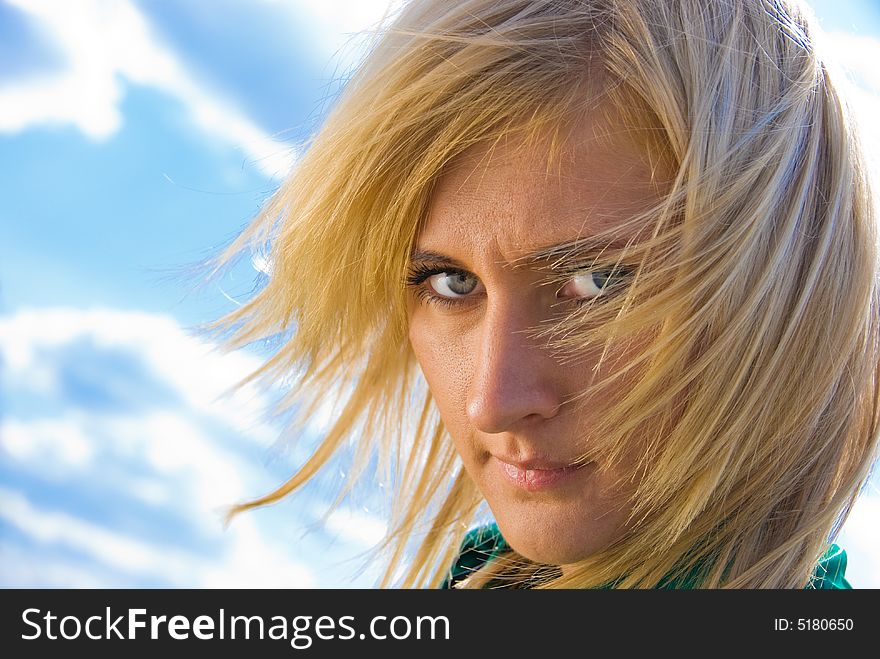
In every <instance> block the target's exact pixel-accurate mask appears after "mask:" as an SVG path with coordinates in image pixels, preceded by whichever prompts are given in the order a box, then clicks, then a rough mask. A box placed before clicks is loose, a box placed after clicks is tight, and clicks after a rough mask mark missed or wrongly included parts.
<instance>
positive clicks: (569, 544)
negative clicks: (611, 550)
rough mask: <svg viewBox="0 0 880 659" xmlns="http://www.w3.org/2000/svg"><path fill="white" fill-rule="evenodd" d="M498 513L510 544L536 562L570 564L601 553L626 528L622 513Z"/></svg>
mask: <svg viewBox="0 0 880 659" xmlns="http://www.w3.org/2000/svg"><path fill="white" fill-rule="evenodd" d="M499 512H501V514H497V513H496V514H495V519H496V521H497V523H498V528H499V529H500V531H501V535H503V536H504V539H505V540H506V541H507V543H508V544H509V545H510V546H511V547H512V548H513V549H514V550H515V551H516V552H517V553H518V554H520V555H522V556H524V557H525V558H528V559H529V560H531V561H534V562H536V563H544V564H547V565H567V564H571V563H576V562H578V561H580V560H583V559H585V558H588V557H590V556H592V555H594V554H597V553H599V552H600V551H602V550H603V549H605V548H606V547H608V546H609V545H610V544H611V543H612V542H613V541H614V540H615V539H616V538H617V537H618V536H619V535H620V533H621V531H622V526H623V524H622V522H623V519H621V517H625V516H622V515H613V514H610V513H606V514H605V515H603V516H601V517H600V518H599V519H593V516H592V515H582V516H580V515H571V514H567V515H566V514H559V515H554V514H552V512H550V511H543V514H542V513H535V514H529V515H524V514H509V515H507V514H504V511H499Z"/></svg>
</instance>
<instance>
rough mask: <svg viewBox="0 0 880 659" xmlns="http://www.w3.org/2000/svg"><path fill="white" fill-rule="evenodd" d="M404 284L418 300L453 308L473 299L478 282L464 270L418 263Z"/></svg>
mask: <svg viewBox="0 0 880 659" xmlns="http://www.w3.org/2000/svg"><path fill="white" fill-rule="evenodd" d="M406 284H407V286H408V287H410V288H412V289H413V291H414V292H415V293H416V295H417V296H418V298H419V299H420V300H422V301H424V302H427V303H429V304H437V305H440V306H444V307H449V308H453V307H462V306H463V305H465V304H466V303H468V302H469V301H470V298H471V297H474V295H473V293H474V291H476V290H477V289H478V288H479V287H480V280H479V279H478V278H477V277H476V276H475V275H473V274H472V273H470V272H467V271H465V270H459V269H456V268H450V267H448V266H446V267H444V266H432V265H425V264H422V263H419V264H414V265H413V266H412V267H411V269H410V272H409V275H408V276H407V278H406Z"/></svg>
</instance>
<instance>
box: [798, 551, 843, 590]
mask: <svg viewBox="0 0 880 659" xmlns="http://www.w3.org/2000/svg"><path fill="white" fill-rule="evenodd" d="M845 572H846V552H845V551H844V550H843V549H841V548H840V546H838V545H835V544H832V545H831V546H830V547H829V548H828V551H826V552H825V553H824V554H823V555H822V558H820V559H819V562H818V563H817V564H816V569H815V570H814V571H813V576H812V577H811V578H810V583H809V584H808V585H807V588H806V589H807V590H839V589H851V588H852V586H851V585H850V584H849V582H848V581H847V580H846V577H845V576H844V573H845Z"/></svg>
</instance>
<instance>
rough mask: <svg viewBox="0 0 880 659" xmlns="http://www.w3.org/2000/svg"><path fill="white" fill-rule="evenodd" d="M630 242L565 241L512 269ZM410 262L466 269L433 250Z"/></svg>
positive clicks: (520, 259) (533, 252)
mask: <svg viewBox="0 0 880 659" xmlns="http://www.w3.org/2000/svg"><path fill="white" fill-rule="evenodd" d="M632 240H634V237H629V238H619V239H616V240H612V241H608V240H607V239H606V240H600V239H598V238H595V237H588V238H577V239H574V240H567V241H564V242H561V243H555V244H552V245H546V246H543V247H538V248H536V249H534V250H531V251H530V252H528V253H526V254H524V255H523V256H520V257H517V258H516V259H514V263H513V267H514V268H520V267H533V268H535V267H547V264H549V263H550V262H551V261H554V260H559V259H563V258H565V257H566V256H571V255H573V254H574V255H576V256H583V255H584V254H594V253H601V252H603V251H605V250H607V249H610V248H620V247H625V246H626V245H627V244H629V243H630V242H631V241H632ZM410 262H411V263H414V264H420V263H433V264H437V265H448V266H451V267H453V268H458V269H460V270H467V269H468V268H467V266H465V265H464V264H463V263H462V262H461V261H458V260H456V259H454V258H452V257H451V256H447V255H446V254H441V253H440V252H435V251H433V250H421V249H418V250H415V251H414V252H413V253H412V254H411V255H410Z"/></svg>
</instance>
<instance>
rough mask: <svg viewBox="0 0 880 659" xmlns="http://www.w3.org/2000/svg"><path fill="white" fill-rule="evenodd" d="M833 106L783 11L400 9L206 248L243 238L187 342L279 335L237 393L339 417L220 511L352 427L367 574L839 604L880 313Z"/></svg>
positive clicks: (753, 4) (857, 158)
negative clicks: (267, 390) (256, 391)
mask: <svg viewBox="0 0 880 659" xmlns="http://www.w3.org/2000/svg"><path fill="white" fill-rule="evenodd" d="M836 84H837V81H836V80H835V79H834V77H833V75H830V74H829V72H828V70H827V67H826V65H825V64H824V63H823V60H822V59H821V56H820V53H819V52H818V51H817V48H816V47H815V45H814V43H813V41H812V39H811V36H810V27H809V25H808V22H807V20H806V18H805V17H804V15H803V13H802V12H801V11H800V10H798V9H797V8H796V7H795V6H792V5H788V4H787V3H784V2H779V1H770V0H712V1H709V0H625V1H624V0H457V1H455V2H446V1H440V0H413V1H411V2H409V3H408V4H407V5H406V6H405V7H404V8H403V10H402V12H401V13H400V15H399V16H398V17H397V19H396V20H395V21H394V23H393V24H392V25H391V26H390V28H389V29H387V30H385V31H384V32H383V33H382V34H381V35H380V36H379V38H378V39H377V41H376V42H375V44H374V45H373V48H372V49H371V51H370V54H369V55H368V57H367V58H366V60H365V61H364V62H363V64H362V66H361V67H360V68H359V69H358V70H357V72H356V73H355V75H354V76H353V78H352V79H351V81H350V82H349V83H348V85H347V87H346V89H345V91H344V93H343V95H342V97H341V99H340V100H339V102H338V104H337V105H336V107H335V109H334V111H333V112H332V113H331V114H330V116H329V117H328V119H327V121H326V122H325V123H324V125H323V127H322V128H321V130H320V131H319V132H318V133H317V135H316V136H315V138H314V140H313V142H312V144H311V145H310V147H309V149H308V150H307V151H306V152H305V153H304V155H303V156H302V158H301V159H300V160H299V162H298V164H297V165H296V168H295V171H294V172H293V173H292V174H291V176H290V177H289V179H288V180H287V181H286V182H285V183H284V184H283V185H282V186H281V188H280V189H279V191H278V192H277V194H275V196H274V197H273V198H272V199H271V200H270V201H269V202H268V203H267V204H266V206H265V208H264V209H263V212H262V213H261V215H260V217H259V218H258V219H257V220H256V221H255V222H254V223H253V224H252V225H251V226H250V227H249V228H248V229H247V230H246V231H245V232H244V233H243V234H242V235H241V236H240V237H239V238H238V239H237V240H236V241H235V242H234V243H233V244H232V245H231V246H230V247H229V248H228V250H227V251H226V252H225V253H224V254H223V255H222V256H221V257H220V259H219V263H218V267H219V266H220V265H222V264H224V263H227V262H229V261H230V260H231V259H232V258H233V257H234V256H235V255H237V254H239V253H241V252H242V251H243V250H246V249H248V248H251V249H254V248H255V247H263V246H265V245H268V250H269V251H268V261H269V263H270V264H271V276H270V278H269V279H268V281H267V283H266V285H265V286H264V287H263V288H262V289H261V290H260V291H259V292H258V293H257V294H256V295H255V296H254V297H253V299H252V300H251V301H249V302H248V303H247V304H245V305H243V306H242V307H240V308H239V309H237V310H236V311H234V312H232V313H231V314H229V315H228V316H226V317H225V318H222V319H220V320H219V321H217V322H216V323H214V324H213V325H212V326H211V328H212V329H214V330H219V331H223V332H225V335H226V337H227V339H228V344H229V345H230V346H233V347H238V346H242V345H245V344H247V343H250V342H252V341H257V340H260V339H265V338H267V337H271V336H280V337H281V338H280V343H279V345H280V347H279V349H278V351H277V353H276V354H275V355H273V357H272V358H271V359H269V360H268V362H267V363H266V364H265V365H264V367H263V368H261V369H260V370H259V371H257V372H256V373H254V374H253V375H252V376H251V378H249V380H250V379H253V378H255V377H260V378H263V379H264V380H266V381H267V382H272V381H277V380H278V378H288V377H289V375H290V374H291V373H296V374H297V379H296V381H295V383H294V385H293V386H292V390H291V391H290V393H289V395H288V397H287V399H286V402H287V403H288V404H290V405H292V404H293V403H297V404H299V405H300V407H299V408H298V409H297V417H296V421H295V423H294V426H295V427H301V426H302V424H303V423H304V422H305V421H306V420H308V419H309V418H310V417H311V416H312V415H313V414H314V413H315V412H316V410H317V408H318V407H319V406H320V405H322V404H324V403H326V401H328V400H338V401H339V406H340V407H339V409H340V413H339V415H338V418H336V419H335V421H334V423H333V424H332V426H331V427H330V429H329V431H328V432H327V434H326V437H325V438H324V439H323V441H322V442H321V444H320V445H319V446H318V448H317V449H316V450H315V452H314V454H313V455H312V456H311V458H310V459H309V460H308V461H307V463H306V464H305V465H304V466H303V467H302V468H301V469H300V470H299V471H298V472H297V473H296V474H294V475H293V477H292V478H291V479H290V480H289V481H287V482H286V483H284V484H283V485H282V486H280V487H279V488H278V489H277V490H276V491H274V492H272V493H270V494H268V495H266V496H263V497H261V498H259V499H256V500H254V501H251V502H247V503H244V504H241V505H238V506H236V507H235V508H234V509H233V510H232V513H233V514H234V513H237V512H240V511H242V510H246V509H249V508H252V507H255V506H260V505H264V504H267V503H271V502H274V501H277V500H279V499H280V498H282V497H284V496H286V495H287V494H289V493H290V492H292V491H293V490H295V489H296V488H298V487H299V486H300V485H302V484H303V483H305V482H306V481H308V480H309V479H310V478H312V477H313V476H314V475H315V473H316V472H317V471H318V470H319V469H320V468H321V467H322V465H324V464H325V463H326V462H327V461H328V459H329V458H330V457H331V456H332V455H333V454H334V452H335V451H336V450H337V449H339V448H340V447H341V446H342V445H343V443H344V442H346V440H349V439H351V440H352V441H354V443H355V445H356V447H357V456H356V461H355V469H353V470H352V474H353V475H352V476H351V478H350V481H349V485H350V484H352V483H353V482H354V481H355V480H357V479H358V478H360V477H362V476H365V477H368V478H372V477H374V474H373V473H372V472H370V473H366V471H365V469H364V467H365V465H367V463H368V461H370V459H371V458H372V457H373V456H374V455H376V456H378V460H379V463H378V464H379V468H380V471H381V473H387V474H389V478H390V481H389V482H391V483H392V485H393V487H392V488H390V489H392V490H393V501H392V503H393V509H392V518H391V524H390V526H389V533H388V536H387V538H386V540H385V543H384V547H385V548H386V549H387V550H388V568H387V571H386V573H385V577H384V579H383V581H382V585H383V586H387V585H391V584H393V583H396V584H399V585H402V586H405V587H412V586H438V585H441V584H444V585H450V584H453V585H456V586H476V587H480V586H488V587H496V586H524V587H608V586H614V587H621V588H631V587H647V588H651V587H657V586H661V587H705V588H717V587H734V588H738V587H745V588H768V587H782V588H803V587H846V586H847V584H846V580H845V579H844V578H843V575H842V569H843V568H844V567H845V554H843V553H842V552H841V551H840V549H839V548H838V547H837V546H836V545H829V543H831V542H832V541H833V540H834V539H835V537H836V534H837V531H838V529H839V528H840V525H841V524H842V523H843V521H844V520H845V518H846V516H847V514H848V512H849V510H850V508H851V506H852V505H853V503H854V501H855V499H856V497H857V496H858V494H859V492H860V489H861V488H862V486H863V484H864V483H865V482H866V479H867V477H868V476H869V472H870V469H871V466H872V461H873V459H874V457H875V454H876V450H877V445H878V398H877V396H878V390H877V387H878V378H877V375H878V373H877V369H878V352H877V351H878V332H880V328H878V306H880V305H878V286H877V279H876V262H877V246H876V232H875V228H874V223H873V222H874V216H873V210H872V207H871V196H870V190H869V186H868V181H867V177H866V175H865V171H864V166H863V156H862V154H861V152H860V149H859V146H858V141H857V135H856V132H855V128H854V126H853V122H852V120H851V118H850V115H849V113H848V110H847V106H846V105H845V103H844V101H843V100H842V99H841V97H840V95H839V91H838V88H837V86H836ZM242 384H244V383H242ZM484 503H486V504H488V506H489V508H490V509H491V512H492V514H493V516H494V518H495V520H496V522H497V526H490V527H481V528H478V529H477V530H475V531H471V532H470V533H469V534H468V533H467V530H468V528H470V527H471V526H472V524H473V522H474V520H475V518H476V516H477V514H478V513H479V512H480V510H481V506H482V505H483V504H484ZM463 539H464V544H462V541H463ZM410 542H415V543H416V546H415V547H414V548H413V549H414V551H413V552H412V553H411V555H407V549H408V547H409V543H410ZM460 550H461V551H460ZM829 570H831V571H832V573H831V574H829V572H828V571H829ZM399 575H402V577H400V578H398V576H399ZM823 576H827V579H825V578H823Z"/></svg>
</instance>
